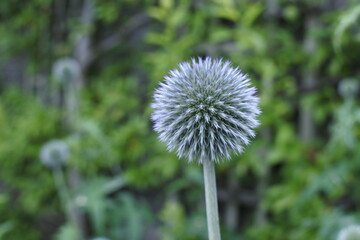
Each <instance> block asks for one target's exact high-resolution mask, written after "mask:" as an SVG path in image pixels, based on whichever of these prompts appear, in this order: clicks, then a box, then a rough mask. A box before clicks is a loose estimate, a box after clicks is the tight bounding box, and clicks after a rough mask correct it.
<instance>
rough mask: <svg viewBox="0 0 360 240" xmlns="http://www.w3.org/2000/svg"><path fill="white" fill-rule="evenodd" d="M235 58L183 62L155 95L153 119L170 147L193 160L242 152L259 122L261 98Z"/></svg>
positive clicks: (220, 157) (163, 140) (172, 71)
mask: <svg viewBox="0 0 360 240" xmlns="http://www.w3.org/2000/svg"><path fill="white" fill-rule="evenodd" d="M255 93H256V88H255V87H251V84H250V79H249V78H248V76H247V75H245V74H244V73H242V72H241V71H240V69H239V68H233V67H232V66H231V63H230V62H229V61H223V60H222V59H212V58H210V57H207V58H206V59H205V60H202V59H201V58H198V59H197V60H196V59H192V61H191V62H183V63H180V64H179V66H178V68H177V69H173V70H171V71H170V72H169V75H168V76H165V82H162V83H160V87H159V88H158V89H156V91H155V94H154V103H153V104H152V108H153V109H154V111H153V113H152V116H151V118H152V120H153V121H154V129H155V131H156V132H157V133H159V138H160V140H161V141H162V142H165V143H166V144H167V148H168V150H169V151H174V150H176V152H177V155H178V157H180V158H186V159H188V161H190V162H192V161H194V160H198V162H199V163H202V162H203V161H204V160H205V159H208V160H210V161H214V162H218V161H220V160H222V159H230V155H231V154H232V153H241V152H242V151H243V148H244V146H245V145H248V144H249V143H250V139H251V138H252V137H254V136H255V132H254V128H255V127H257V126H258V125H259V122H258V120H257V117H258V115H259V114H260V109H259V106H258V104H259V98H258V97H256V96H255Z"/></svg>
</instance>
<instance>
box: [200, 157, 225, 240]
mask: <svg viewBox="0 0 360 240" xmlns="http://www.w3.org/2000/svg"><path fill="white" fill-rule="evenodd" d="M203 168H204V183H205V202H206V217H207V224H208V233H209V240H220V239H221V237H220V226H219V211H218V203H217V193H216V177H215V167H214V163H213V162H212V161H209V160H207V159H205V160H204V161H203Z"/></svg>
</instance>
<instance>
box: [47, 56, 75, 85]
mask: <svg viewBox="0 0 360 240" xmlns="http://www.w3.org/2000/svg"><path fill="white" fill-rule="evenodd" d="M52 75H53V77H54V80H55V81H56V82H58V83H62V84H66V83H69V82H73V81H75V79H80V78H81V77H82V74H81V67H80V64H79V62H78V61H77V60H75V59H73V58H69V57H64V58H60V59H58V60H57V61H56V62H55V63H54V65H53V68H52Z"/></svg>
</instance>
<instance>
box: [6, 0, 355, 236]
mask: <svg viewBox="0 0 360 240" xmlns="http://www.w3.org/2000/svg"><path fill="white" fill-rule="evenodd" d="M359 9H360V4H359V2H358V1H357V0H345V1H344V0H322V1H310V0H303V1H283V0H245V1H237V0H199V1H191V0H182V1H175V0H114V1H105V0H71V1H70V0H29V1H25V2H24V1H9V0H5V1H0V20H1V21H0V36H1V37H0V69H1V71H0V93H1V96H0V129H1V130H0V239H1V240H3V239H11V240H17V239H19V240H20V239H24V235H26V239H28V240H38V239H58V240H63V239H66V240H72V239H75V240H77V239H78V238H77V237H76V235H75V234H76V233H77V232H79V233H80V235H81V238H83V239H96V238H100V239H102V238H107V239H111V240H117V239H119V240H121V239H131V240H136V239H149V240H152V239H164V240H168V239H170V240H171V239H182V240H183V239H185V240H195V239H206V224H205V223H206V222H205V219H204V217H203V216H204V215H205V212H204V211H205V207H204V199H203V192H202V191H199V189H201V186H202V175H201V174H202V173H201V168H200V167H199V166H197V165H196V164H192V165H189V166H188V164H187V163H185V162H184V161H179V160H178V159H176V156H175V155H174V154H170V153H167V152H166V147H165V146H164V144H162V143H160V142H159V141H158V140H157V137H156V134H155V133H154V132H153V131H152V123H151V122H150V120H149V116H150V107H149V103H150V102H151V101H152V99H151V96H152V93H153V90H154V88H155V87H156V86H157V84H158V82H159V81H161V80H162V77H163V76H164V75H165V74H166V73H167V71H168V70H169V69H171V68H174V67H175V66H176V65H177V64H178V63H179V62H180V61H184V60H189V59H190V57H194V56H213V57H224V58H226V59H229V60H231V61H232V62H233V63H234V64H235V65H239V66H241V68H242V69H243V71H244V72H247V73H249V75H250V77H251V78H252V79H253V81H254V83H255V85H256V87H257V88H258V89H259V94H260V97H261V99H262V102H261V108H262V110H263V114H262V116H261V123H262V125H261V128H260V129H259V130H258V137H257V138H256V139H255V141H254V143H253V144H252V145H251V146H249V147H248V148H247V149H246V151H245V153H244V154H243V155H241V156H239V157H236V159H234V161H231V162H227V163H224V164H222V165H219V166H218V168H217V171H218V172H217V174H218V175H217V177H218V179H217V180H218V188H219V190H218V195H219V207H220V220H221V223H222V226H221V227H222V233H223V239H225V240H226V239H229V240H232V239H244V240H245V239H249V240H264V239H268V240H272V239H273V240H279V239H289V240H304V239H312V240H328V239H333V240H335V239H336V237H337V235H338V232H339V231H340V230H341V229H342V228H344V227H346V226H349V225H353V224H357V223H359V222H360V214H359V212H360V211H359V210H360V209H359V208H360V206H359V204H358V203H359V202H360V188H359V181H358V179H357V176H359V174H360V161H359V159H360V148H358V147H357V146H359V144H360V124H359V121H360V108H359V91H358V90H359V81H360V65H359V62H360V59H359V56H360V28H359V24H358V22H359V19H360V10H359ZM64 63H65V64H64ZM61 64H63V66H62V67H61ZM59 66H60V67H59ZM59 69H60V70H59ZM59 72H60V73H59ZM71 73H72V74H71ZM52 139H63V140H64V141H65V142H66V143H67V144H68V146H69V160H68V161H67V162H66V164H65V165H64V166H63V168H62V171H63V174H64V184H66V186H67V188H68V191H69V201H71V203H72V206H73V209H72V210H73V211H72V212H73V214H74V221H69V220H68V218H66V215H65V212H64V211H63V209H62V206H61V201H60V198H59V197H58V194H57V192H56V191H57V190H56V182H55V181H54V179H53V177H52V171H51V170H50V169H48V168H46V167H45V166H44V165H42V164H41V162H40V161H39V153H40V150H41V148H42V147H43V146H44V144H45V143H47V142H48V141H50V140H52ZM239 216H241V218H239ZM239 219H241V221H240V220H239ZM79 238H80V237H79Z"/></svg>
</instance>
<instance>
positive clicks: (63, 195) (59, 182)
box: [53, 169, 72, 222]
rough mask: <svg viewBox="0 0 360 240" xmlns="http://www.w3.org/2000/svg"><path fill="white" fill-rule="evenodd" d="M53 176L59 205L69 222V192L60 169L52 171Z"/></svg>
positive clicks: (70, 218)
mask: <svg viewBox="0 0 360 240" xmlns="http://www.w3.org/2000/svg"><path fill="white" fill-rule="evenodd" d="M53 174H54V179H55V183H56V188H57V191H58V194H59V197H60V202H61V205H62V207H63V209H64V211H65V213H66V216H67V218H68V220H69V221H70V222H71V221H72V217H71V205H70V202H71V199H70V194H69V191H68V190H67V187H66V183H65V179H64V176H63V174H62V170H61V169H55V170H54V171H53Z"/></svg>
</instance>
